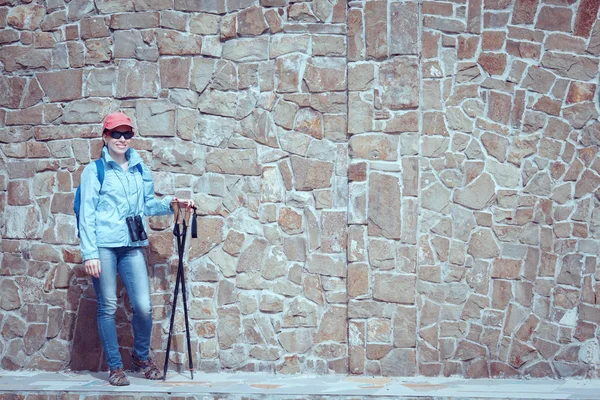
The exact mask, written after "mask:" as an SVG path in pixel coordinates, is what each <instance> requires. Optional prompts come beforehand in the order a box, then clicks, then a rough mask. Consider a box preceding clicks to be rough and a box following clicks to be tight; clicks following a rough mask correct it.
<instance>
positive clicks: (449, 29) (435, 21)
mask: <svg viewBox="0 0 600 400" xmlns="http://www.w3.org/2000/svg"><path fill="white" fill-rule="evenodd" d="M423 26H424V27H425V28H431V29H435V30H438V31H442V32H446V33H463V32H465V24H464V22H462V21H460V20H457V19H449V18H440V17H434V16H430V15H426V16H425V18H424V19H423Z"/></svg>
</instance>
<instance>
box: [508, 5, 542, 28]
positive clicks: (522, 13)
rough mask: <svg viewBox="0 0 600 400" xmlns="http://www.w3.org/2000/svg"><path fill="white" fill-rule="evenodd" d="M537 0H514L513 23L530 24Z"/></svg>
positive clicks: (535, 10) (533, 17)
mask: <svg viewBox="0 0 600 400" xmlns="http://www.w3.org/2000/svg"><path fill="white" fill-rule="evenodd" d="M538 3H539V0H516V2H515V6H514V10H513V18H512V21H511V23H512V24H513V25H531V24H533V22H534V20H535V14H536V12H537V8H538Z"/></svg>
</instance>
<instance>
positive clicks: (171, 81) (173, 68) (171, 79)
mask: <svg viewBox="0 0 600 400" xmlns="http://www.w3.org/2000/svg"><path fill="white" fill-rule="evenodd" d="M190 62H191V60H190V58H189V57H188V58H162V59H160V61H159V69H160V86H161V87H162V88H189V79H188V76H189V72H190Z"/></svg>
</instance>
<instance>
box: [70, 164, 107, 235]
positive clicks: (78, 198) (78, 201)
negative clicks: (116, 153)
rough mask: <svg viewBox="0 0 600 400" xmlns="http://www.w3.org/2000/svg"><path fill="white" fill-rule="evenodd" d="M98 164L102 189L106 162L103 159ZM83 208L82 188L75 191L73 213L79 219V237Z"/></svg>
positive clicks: (97, 168)
mask: <svg viewBox="0 0 600 400" xmlns="http://www.w3.org/2000/svg"><path fill="white" fill-rule="evenodd" d="M95 162H96V170H97V171H98V181H99V182H100V189H102V184H103V183H104V162H102V159H98V160H96V161H95ZM80 207H81V187H78V188H77V191H75V201H74V202H73V211H75V218H77V237H80V236H79V208H80Z"/></svg>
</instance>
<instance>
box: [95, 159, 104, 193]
mask: <svg viewBox="0 0 600 400" xmlns="http://www.w3.org/2000/svg"><path fill="white" fill-rule="evenodd" d="M96 171H97V172H98V181H99V182H100V189H102V184H103V183H104V162H103V161H102V159H101V158H99V159H97V160H96Z"/></svg>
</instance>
